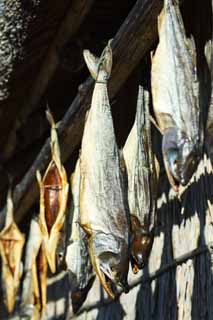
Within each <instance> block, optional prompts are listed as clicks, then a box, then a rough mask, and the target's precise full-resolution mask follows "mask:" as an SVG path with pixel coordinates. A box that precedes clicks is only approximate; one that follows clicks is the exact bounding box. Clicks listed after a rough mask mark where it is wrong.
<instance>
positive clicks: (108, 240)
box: [90, 233, 129, 298]
mask: <svg viewBox="0 0 213 320" xmlns="http://www.w3.org/2000/svg"><path fill="white" fill-rule="evenodd" d="M92 247H93V249H92V254H91V252H90V255H91V260H92V262H93V267H94V269H95V271H96V273H97V275H98V276H99V279H100V281H101V283H102V285H103V287H104V289H105V290H106V292H107V293H108V294H109V296H110V297H111V298H114V297H115V296H114V292H113V290H112V287H111V284H112V283H114V284H115V285H119V286H121V287H122V289H123V290H124V291H125V292H128V283H127V275H128V270H129V250H128V245H127V244H126V243H125V241H123V239H118V238H117V237H115V236H113V235H111V234H105V233H98V234H97V235H96V236H95V237H94V239H93V244H92Z"/></svg>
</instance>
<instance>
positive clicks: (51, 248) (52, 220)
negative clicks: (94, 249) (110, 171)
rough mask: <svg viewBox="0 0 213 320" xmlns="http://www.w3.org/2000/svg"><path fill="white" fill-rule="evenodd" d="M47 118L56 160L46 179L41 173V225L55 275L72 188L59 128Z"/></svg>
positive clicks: (53, 154) (51, 119)
mask: <svg viewBox="0 0 213 320" xmlns="http://www.w3.org/2000/svg"><path fill="white" fill-rule="evenodd" d="M47 118H48V120H49V122H50V124H51V127H52V129H51V150H52V160H51V162H50V164H49V166H48V168H47V170H46V172H45V174H44V176H43V178H41V175H40V172H39V171H37V180H38V183H39V187H40V213H39V224H40V229H41V233H42V239H43V242H44V250H45V254H46V257H47V261H48V264H49V267H50V270H51V271H52V272H53V273H54V272H55V270H56V248H57V244H58V241H59V238H60V230H61V229H62V227H63V223H64V220H65V214H66V205H67V197H68V189H69V185H68V182H67V175H66V171H65V169H64V167H63V166H62V164H61V160H60V149H59V144H58V138H57V132H56V125H55V122H54V120H53V117H52V115H51V113H50V112H49V111H47Z"/></svg>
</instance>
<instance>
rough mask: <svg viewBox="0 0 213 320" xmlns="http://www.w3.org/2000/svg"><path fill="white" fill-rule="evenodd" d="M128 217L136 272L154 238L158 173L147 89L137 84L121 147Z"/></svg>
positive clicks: (147, 254) (146, 259) (142, 264)
mask: <svg viewBox="0 0 213 320" xmlns="http://www.w3.org/2000/svg"><path fill="white" fill-rule="evenodd" d="M123 156H124V161H125V165H126V169H127V177H128V202H129V209H130V219H131V244H130V248H131V249H130V250H131V262H132V267H133V272H134V273H137V272H138V270H139V269H142V268H143V267H144V266H145V265H146V263H147V262H148V258H149V255H150V251H151V248H152V244H153V239H154V233H153V229H154V223H155V215H156V198H157V196H156V193H157V190H156V187H157V173H156V170H155V163H154V155H153V152H152V143H151V127H150V119H149V92H148V91H147V90H145V89H143V87H142V86H139V90H138V99H137V110H136V116H135V122H134V124H133V127H132V129H131V131H130V134H129V136H128V138H127V141H126V143H125V146H124V148H123Z"/></svg>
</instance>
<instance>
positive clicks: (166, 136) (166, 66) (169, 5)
mask: <svg viewBox="0 0 213 320" xmlns="http://www.w3.org/2000/svg"><path fill="white" fill-rule="evenodd" d="M158 33H159V44H158V47H157V49H156V52H155V55H154V57H153V59H152V72H151V82H152V97H153V107H154V112H155V115H156V118H157V121H158V125H159V127H160V129H161V131H162V133H163V142H162V151H163V157H164V164H165V168H166V171H167V175H168V178H169V181H170V183H171V185H172V187H173V188H174V190H176V191H178V187H179V185H180V184H182V185H186V184H187V183H188V182H189V180H190V179H191V177H192V175H193V173H194V171H195V170H196V168H197V165H198V162H199V159H200V154H201V128H200V111H199V84H198V78H197V69H196V56H195V55H196V54H195V46H194V43H193V41H192V39H187V38H186V34H185V30H184V24H183V21H182V17H181V13H180V9H179V5H178V3H177V1H175V0H165V1H164V9H163V11H162V13H161V16H160V18H159V28H158Z"/></svg>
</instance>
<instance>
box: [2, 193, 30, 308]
mask: <svg viewBox="0 0 213 320" xmlns="http://www.w3.org/2000/svg"><path fill="white" fill-rule="evenodd" d="M24 243H25V237H24V235H23V234H22V233H21V232H20V230H19V228H18V226H17V225H16V223H15V222H14V218H13V203H12V198H11V192H10V191H9V192H8V197H7V214H6V221H5V227H4V229H3V230H2V231H1V233H0V255H1V258H2V284H3V289H4V291H3V293H4V299H5V304H6V306H7V309H8V311H9V312H12V311H13V309H14V306H15V302H16V295H17V293H18V289H19V284H20V279H21V276H22V263H21V257H22V251H23V246H24Z"/></svg>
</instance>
